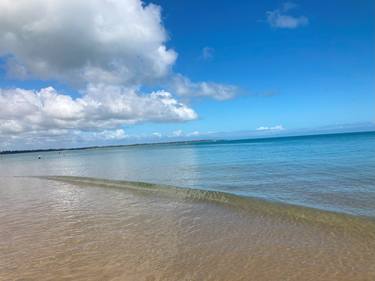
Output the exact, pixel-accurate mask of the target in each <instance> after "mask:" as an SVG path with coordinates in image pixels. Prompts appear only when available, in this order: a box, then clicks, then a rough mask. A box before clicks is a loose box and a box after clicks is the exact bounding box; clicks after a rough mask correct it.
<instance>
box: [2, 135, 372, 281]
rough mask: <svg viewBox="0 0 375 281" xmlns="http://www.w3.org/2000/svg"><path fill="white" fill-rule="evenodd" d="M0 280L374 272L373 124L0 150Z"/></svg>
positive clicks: (324, 277) (217, 280) (121, 280)
mask: <svg viewBox="0 0 375 281" xmlns="http://www.w3.org/2000/svg"><path fill="white" fill-rule="evenodd" d="M39 156H40V157H39ZM39 158H40V159H39ZM0 280H1V281H2V280H4V281H5V280H74V281H77V280H78V281H81V280H82V281H83V280H98V281H103V280H111V281H115V280H118V281H128V280H129V281H133V280H137V281H138V280H144V281H156V280H160V281H161V280H162V281H192V280H194V281H195V280H196V281H198V280H205V281H206V280H212V281H228V280H231V281H236V280H238V281H240V280H242V281H243V280H256V281H273V280H274V281H280V280H290V281H304V280H314V281H316V280H318V281H334V280H335V281H356V280H358V281H373V280H375V132H370V133H350V134H335V135H319V136H303V137H285V138H269V139H253V140H235V141H216V142H213V141H209V142H200V143H187V144H155V145H138V146H124V147H111V148H99V149H87V150H74V151H61V152H59V151H57V152H56V151H55V152H42V153H24V154H12V155H0Z"/></svg>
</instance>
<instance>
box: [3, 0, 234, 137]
mask: <svg viewBox="0 0 375 281" xmlns="http://www.w3.org/2000/svg"><path fill="white" fill-rule="evenodd" d="M168 39H169V38H168V34H167V32H166V30H165V28H164V26H163V23H162V17H161V8H160V7H159V6H157V5H154V4H144V3H143V2H142V1H141V0H80V1H67V0H33V1H29V0H17V1H14V0H3V1H0V58H1V61H5V64H4V67H5V69H6V72H7V75H8V76H9V77H12V78H16V79H37V80H43V81H50V80H53V81H57V82H59V83H62V84H68V85H70V86H71V87H73V89H75V90H77V93H80V95H79V96H78V97H72V96H70V95H67V94H64V93H62V92H60V91H58V90H56V89H55V88H53V87H48V86H46V87H44V88H42V89H39V90H29V89H19V88H14V89H0V108H1V111H0V140H1V141H2V142H3V143H5V139H6V138H8V139H9V138H21V137H23V138H24V139H26V138H30V139H32V138H34V139H36V138H45V139H46V140H48V138H51V139H53V138H58V137H59V138H69V137H71V138H75V137H78V136H79V137H80V138H89V139H90V138H103V139H108V140H110V139H121V138H125V137H126V134H125V132H124V131H123V129H122V126H124V125H129V124H136V123H141V122H184V121H189V120H193V119H196V118H197V113H196V112H195V111H194V110H193V109H192V108H190V107H189V106H187V105H186V104H184V103H182V102H180V101H178V100H177V98H176V96H181V97H183V98H185V99H186V98H190V97H202V96H204V97H210V98H213V99H216V100H226V99H229V98H232V97H233V96H234V95H235V93H236V87H234V86H231V85H224V84H220V83H213V82H192V81H190V79H189V78H187V77H185V76H182V75H180V74H174V73H173V69H172V68H173V65H174V63H175V61H176V59H177V52H176V51H175V50H173V49H171V48H169V47H168V46H167V41H168ZM209 55H210V53H209V50H207V52H206V56H209ZM163 84H167V85H170V87H167V89H168V90H163V89H160V90H155V91H149V93H144V92H142V91H141V90H140V89H143V88H144V86H146V88H148V89H149V88H151V89H152V88H153V86H155V85H163ZM47 85H48V84H47ZM7 142H9V141H7Z"/></svg>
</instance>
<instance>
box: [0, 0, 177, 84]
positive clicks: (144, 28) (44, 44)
mask: <svg viewBox="0 0 375 281" xmlns="http://www.w3.org/2000/svg"><path fill="white" fill-rule="evenodd" d="M167 39H168V36H167V34H166V31H165V29H164V27H163V26H162V24H161V15H160V7H159V6H156V5H153V4H149V5H144V4H143V3H142V2H141V1H139V0H111V1H102V0H80V1H65V0H33V1H29V0H18V1H14V0H3V1H0V55H1V54H2V55H11V56H13V57H12V59H11V60H10V61H9V63H8V69H9V70H10V71H13V74H17V72H19V70H21V73H22V75H23V76H25V68H26V69H27V72H28V73H29V75H31V76H32V77H36V78H41V79H57V80H59V81H68V82H71V83H74V84H77V83H82V82H83V83H89V82H93V81H95V82H96V83H97V82H102V83H111V84H138V83H143V82H148V81H152V80H154V79H158V78H161V77H164V76H165V75H166V74H167V73H168V72H169V70H170V67H171V66H172V65H173V63H174V62H175V60H176V57H177V54H176V52H174V51H173V50H171V49H168V48H167V47H166V45H165V42H166V40H167ZM14 70H18V71H16V72H15V73H14Z"/></svg>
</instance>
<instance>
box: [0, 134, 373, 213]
mask: <svg viewBox="0 0 375 281" xmlns="http://www.w3.org/2000/svg"><path fill="white" fill-rule="evenodd" d="M38 155H41V156H42V158H41V159H37V158H38V157H37V156H38ZM30 175H33V176H46V175H54V176H55V175H65V176H80V177H82V176H84V177H96V178H105V179H111V180H130V181H143V182H152V183H157V184H168V185H173V186H179V187H189V188H197V189H207V190H217V191H224V192H229V193H233V194H237V195H242V196H249V197H255V198H261V199H266V200H271V201H279V202H284V203H290V204H295V205H302V206H307V207H313V208H317V209H323V210H330V211H336V212H341V213H349V214H354V215H360V216H369V217H375V132H371V133H349V134H334V135H319V136H303V137H287V138H271V139H255V140H254V139H253V140H237V141H217V142H206V143H190V144H166V145H141V146H127V147H114V148H100V149H90V150H76V151H64V152H61V153H59V152H44V153H25V154H14V155H1V156H0V176H1V177H8V176H30Z"/></svg>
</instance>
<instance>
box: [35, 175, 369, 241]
mask: <svg viewBox="0 0 375 281" xmlns="http://www.w3.org/2000/svg"><path fill="white" fill-rule="evenodd" d="M36 178H40V179H46V180H53V181H60V182H66V183H72V184H75V185H80V186H82V185H85V186H87V185H89V186H100V187H108V188H121V189H127V190H131V191H136V192H142V193H146V194H157V195H162V196H168V197H172V198H176V199H184V200H189V201H206V202H213V203H219V204H225V205H228V206H232V207H235V208H239V209H242V210H246V211H250V212H255V213H259V214H262V215H268V216H277V217H280V218H285V219H289V220H294V221H299V222H304V223H314V224H323V225H329V226H332V227H335V228H340V229H341V230H343V231H350V232H353V231H355V232H357V233H360V234H366V235H371V237H373V238H374V239H375V220H374V219H373V218H369V217H360V216H354V215H349V214H344V213H337V212H332V211H326V210H320V209H314V208H310V207H304V206H298V205H293V204H288V203H281V202H274V201H268V200H264V199H259V198H254V197H245V196H240V195H235V194H231V193H226V192H222V191H211V190H201V189H192V188H179V187H175V186H170V185H159V184H153V183H146V182H134V181H123V180H121V181H120V180H108V179H99V178H91V177H90V178H89V177H74V176H40V177H36Z"/></svg>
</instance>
